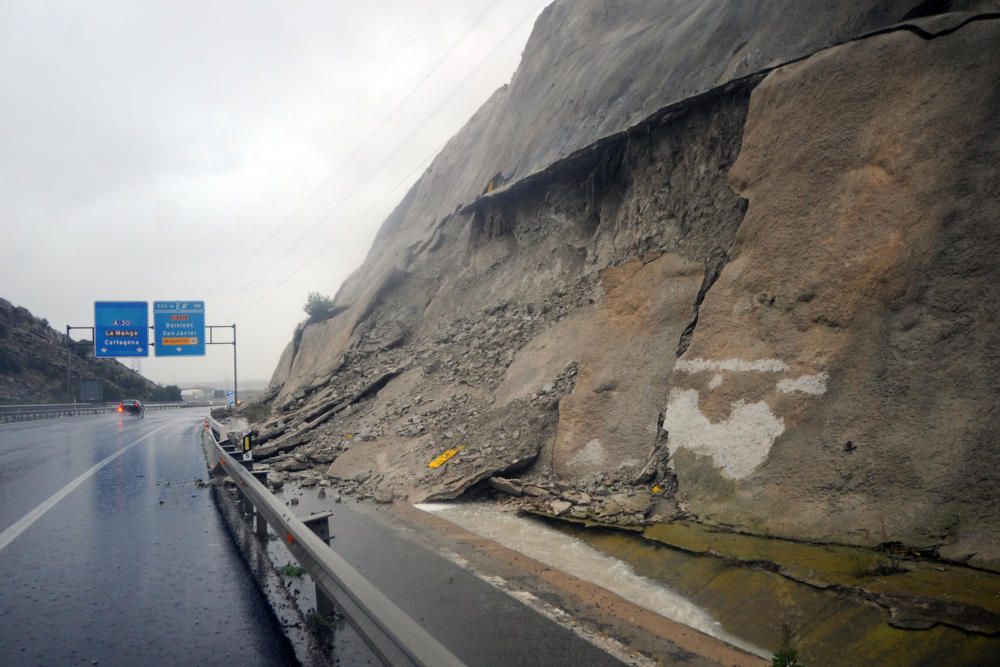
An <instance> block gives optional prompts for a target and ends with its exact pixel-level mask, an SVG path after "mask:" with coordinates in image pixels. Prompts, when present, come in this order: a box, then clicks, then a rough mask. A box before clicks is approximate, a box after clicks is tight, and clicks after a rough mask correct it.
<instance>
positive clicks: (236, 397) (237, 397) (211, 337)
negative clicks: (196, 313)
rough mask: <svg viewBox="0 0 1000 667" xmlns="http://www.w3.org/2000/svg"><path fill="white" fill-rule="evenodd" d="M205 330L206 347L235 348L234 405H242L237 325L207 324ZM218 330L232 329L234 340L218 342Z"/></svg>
mask: <svg viewBox="0 0 1000 667" xmlns="http://www.w3.org/2000/svg"><path fill="white" fill-rule="evenodd" d="M205 328H206V329H208V342H206V343H205V344H206V345H232V346H233V405H234V406H236V405H239V404H240V394H239V381H238V379H237V375H236V323H235V322H234V323H233V324H206V325H205ZM216 329H232V330H233V339H232V340H227V341H216V340H215V339H214V333H215V330H216Z"/></svg>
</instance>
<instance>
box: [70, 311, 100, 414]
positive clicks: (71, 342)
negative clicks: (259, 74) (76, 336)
mask: <svg viewBox="0 0 1000 667" xmlns="http://www.w3.org/2000/svg"><path fill="white" fill-rule="evenodd" d="M74 329H88V330H89V331H90V337H91V338H93V337H94V327H73V326H70V325H68V324H67V325H66V401H67V402H68V401H73V403H76V401H75V400H73V380H72V379H71V378H72V371H71V370H70V369H71V366H70V364H71V361H72V354H71V351H72V348H73V340H72V339H71V338H70V337H69V333H70V332H71V331H73V330H74Z"/></svg>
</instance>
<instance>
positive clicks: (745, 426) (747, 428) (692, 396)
mask: <svg viewBox="0 0 1000 667" xmlns="http://www.w3.org/2000/svg"><path fill="white" fill-rule="evenodd" d="M698 397H699V394H698V391H697V390H695V389H673V390H671V392H670V396H669V398H668V400H667V414H666V418H665V420H664V422H663V428H664V429H666V430H667V431H668V432H669V433H670V437H669V439H668V440H667V445H668V447H669V449H670V455H671V456H673V455H674V454H676V453H677V450H679V449H687V450H689V451H692V452H694V453H696V454H702V455H705V456H711V457H712V461H713V463H714V464H715V466H716V467H717V468H719V469H720V470H721V471H722V473H723V475H725V476H726V477H729V478H731V479H744V478H746V477H748V476H749V475H750V473H752V472H753V471H754V470H755V469H756V468H757V466H759V465H760V464H761V463H763V462H764V460H765V459H766V458H767V455H768V453H770V451H771V447H772V446H773V445H774V441H775V440H776V439H777V438H778V436H779V435H781V434H782V433H783V432H784V430H785V420H784V419H782V418H781V417H778V416H776V415H775V414H774V413H773V412H771V408H770V406H768V404H767V403H765V402H764V401H758V402H756V403H746V402H744V401H737V402H736V403H733V405H732V412H731V413H730V415H729V417H727V418H726V419H725V420H724V421H721V422H719V423H716V424H713V423H712V422H710V421H709V420H708V418H707V417H706V416H705V415H704V414H703V413H702V411H701V409H700V408H699V407H698Z"/></svg>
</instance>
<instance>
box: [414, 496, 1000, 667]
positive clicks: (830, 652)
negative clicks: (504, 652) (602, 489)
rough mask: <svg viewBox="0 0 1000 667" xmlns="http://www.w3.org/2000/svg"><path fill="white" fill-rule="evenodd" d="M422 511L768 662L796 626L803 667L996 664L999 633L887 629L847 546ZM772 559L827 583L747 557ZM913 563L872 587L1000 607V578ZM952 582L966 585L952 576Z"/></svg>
mask: <svg viewBox="0 0 1000 667" xmlns="http://www.w3.org/2000/svg"><path fill="white" fill-rule="evenodd" d="M417 507H418V508H420V509H423V510H425V511H428V512H432V513H434V514H436V515H438V516H440V517H442V518H445V519H448V520H449V521H452V522H453V523H456V524H458V525H460V526H462V527H463V528H465V529H467V530H469V531H471V532H474V533H476V534H479V535H481V536H483V537H486V538H488V539H491V540H493V541H495V542H498V543H500V544H502V545H504V546H506V547H507V548H510V549H513V550H515V551H519V552H521V553H524V554H525V555H527V556H530V557H531V558H533V559H535V560H538V561H540V562H543V563H545V564H546V565H548V566H550V567H554V568H557V569H560V570H562V571H564V572H568V573H570V574H572V575H574V576H576V577H579V578H580V579H584V580H586V581H589V582H591V583H594V584H596V585H598V586H601V587H603V588H606V589H608V590H610V591H612V592H614V593H617V594H618V595H621V596H622V597H624V598H626V599H628V600H631V601H633V602H635V603H636V604H638V605H641V606H643V607H645V608H647V609H649V610H651V611H654V612H655V613H658V614H660V615H662V616H664V617H666V618H670V619H672V620H675V621H678V622H680V623H684V624H686V625H688V626H690V627H693V628H695V629H697V630H700V631H701V632H704V633H706V634H709V635H711V636H714V637H717V638H719V639H722V640H724V641H726V642H728V643H730V644H732V645H734V646H738V647H740V648H743V649H744V650H747V651H749V652H752V653H754V654H757V655H760V656H763V657H768V658H769V657H770V655H771V652H773V651H777V650H778V648H779V647H780V645H781V641H782V629H783V626H788V627H789V628H790V629H791V630H792V631H793V633H794V634H793V643H794V646H795V647H796V649H797V650H798V652H799V655H800V657H801V658H802V659H803V661H804V663H805V664H807V665H833V666H836V665H845V666H847V665H850V666H854V665H860V664H869V665H876V664H877V665H898V666H915V665H920V666H923V665H927V666H931V665H933V666H938V665H994V664H1000V637H995V636H990V635H988V634H984V633H973V632H965V631H963V630H960V629H958V628H956V627H951V626H948V625H943V624H938V625H935V626H934V627H932V628H930V629H926V630H906V629H901V628H897V627H893V626H891V625H889V622H888V621H889V614H888V611H887V610H886V609H884V608H883V607H880V606H879V605H877V604H875V603H874V602H872V601H870V600H866V599H864V596H862V595H858V594H856V593H853V592H851V591H850V585H852V584H856V583H857V581H856V579H857V575H853V576H852V575H850V571H851V570H852V569H854V568H855V564H854V560H855V559H856V558H857V556H856V555H853V554H852V553H850V551H851V550H850V549H844V548H842V547H830V546H824V545H803V544H802V543H793V542H787V541H783V540H767V538H757V537H752V536H740V535H734V534H732V533H719V534H718V535H716V534H715V533H713V531H710V530H705V529H704V528H702V529H700V530H701V532H700V533H697V534H696V533H694V532H693V531H695V530H699V529H697V528H695V527H691V526H687V527H683V526H678V527H677V528H678V531H681V530H682V531H683V532H682V533H680V534H678V535H672V534H670V533H671V531H669V530H668V531H665V532H664V534H663V535H660V536H659V537H653V536H655V535H658V533H656V531H647V533H648V535H647V536H646V537H644V536H643V535H642V534H636V533H630V532H626V531H620V530H608V529H604V528H585V527H582V526H578V525H573V524H569V523H566V522H562V521H553V520H543V519H538V518H533V517H523V516H518V515H516V514H512V513H510V512H504V511H502V510H501V509H499V508H498V507H496V506H495V505H492V504H490V503H432V504H422V505H417ZM678 531H674V532H678ZM661 532H663V531H661ZM674 538H681V540H682V541H686V543H687V547H691V548H693V546H699V549H698V550H699V551H700V550H701V549H702V548H704V549H705V550H706V551H708V550H711V551H714V552H715V553H725V554H726V555H727V557H726V558H720V557H716V556H713V555H707V554H698V553H691V551H690V549H687V548H680V549H678V548H675V547H676V546H677V544H675V543H674V542H671V541H670V540H672V539H674ZM696 538H697V539H696ZM762 540H767V541H766V542H762ZM664 542H667V544H664ZM699 543H700V544H699ZM842 551H843V552H844V553H841V552H842ZM761 554H764V555H761ZM765 556H766V558H767V559H768V560H769V561H772V562H776V563H780V564H781V566H782V568H783V569H784V570H790V571H796V569H798V570H801V571H802V572H806V571H808V572H809V573H812V574H813V575H814V577H815V578H816V579H817V580H820V579H824V578H825V579H829V581H822V582H820V583H819V585H817V584H816V583H815V582H812V583H811V584H807V583H802V581H797V580H794V578H789V577H788V576H783V575H782V574H779V573H777V572H774V571H770V570H769V569H768V568H763V567H760V566H759V563H758V564H757V566H754V565H753V564H751V563H747V562H740V561H747V560H751V561H752V560H753V559H754V558H764V557H765ZM841 561H844V562H841ZM907 567H909V568H911V570H909V571H907V572H905V573H902V574H888V575H886V576H874V575H867V576H869V577H870V578H869V579H867V580H866V586H868V587H869V588H872V589H878V588H879V587H883V588H886V589H893V588H894V587H895V589H896V590H897V592H899V593H906V592H907V590H909V589H912V591H913V594H915V595H924V594H925V593H926V591H927V589H928V587H931V588H933V587H934V586H938V587H939V588H940V590H939V591H938V593H939V594H940V596H941V598H942V599H945V600H955V601H957V600H959V599H962V598H967V600H966V603H970V604H971V603H977V604H978V606H980V607H985V608H987V609H992V608H993V607H995V606H996V605H998V604H1000V597H998V596H997V595H996V591H995V590H994V589H997V586H996V584H997V582H996V581H995V579H996V575H993V574H991V573H984V572H981V571H972V570H969V569H968V568H954V567H951V566H948V567H944V566H943V565H934V564H933V563H931V564H919V563H918V564H908V565H907ZM928 570H930V572H928ZM938 570H940V572H938ZM960 570H964V572H962V571H960ZM931 574H934V576H935V577H936V579H932V578H931ZM956 577H957V578H960V579H961V580H962V581H965V582H966V583H965V584H959V583H956V582H958V581H959V579H957V578H956ZM840 579H843V581H841V580H840ZM963 588H969V589H972V590H968V591H963V590H961V589H963ZM994 598H998V599H994Z"/></svg>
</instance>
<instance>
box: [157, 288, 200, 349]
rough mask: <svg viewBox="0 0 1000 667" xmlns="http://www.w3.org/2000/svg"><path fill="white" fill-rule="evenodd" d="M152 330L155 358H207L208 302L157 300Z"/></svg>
mask: <svg viewBox="0 0 1000 667" xmlns="http://www.w3.org/2000/svg"><path fill="white" fill-rule="evenodd" d="M153 330H154V331H155V336H154V338H155V339H156V356H158V357H202V356H205V302H204V301H154V302H153Z"/></svg>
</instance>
